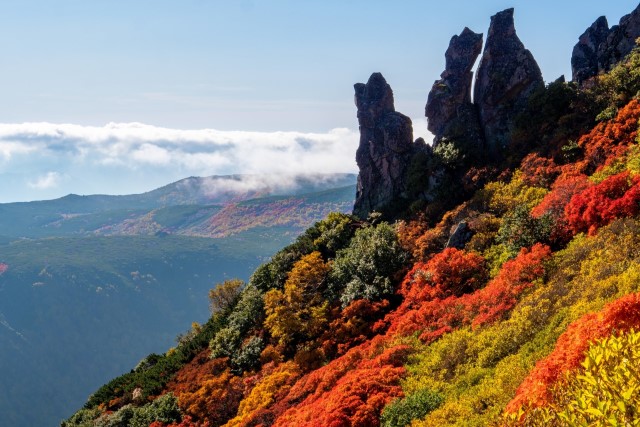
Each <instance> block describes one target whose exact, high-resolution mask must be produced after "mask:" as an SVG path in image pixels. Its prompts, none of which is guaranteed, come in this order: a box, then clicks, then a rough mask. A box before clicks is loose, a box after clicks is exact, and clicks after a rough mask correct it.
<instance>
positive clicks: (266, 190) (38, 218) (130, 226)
mask: <svg viewBox="0 0 640 427" xmlns="http://www.w3.org/2000/svg"><path fill="white" fill-rule="evenodd" d="M355 182H356V176H355V175H353V174H324V175H297V176H283V175H275V176H274V175H228V176H210V177H204V178H201V177H190V178H185V179H183V180H180V181H177V182H174V183H172V184H169V185H166V186H164V187H161V188H158V189H156V190H153V191H149V192H147V193H142V194H133V195H124V196H108V195H91V196H79V195H75V194H69V195H68V196H65V197H62V198H59V199H55V200H45V201H36V202H20V203H3V204H0V218H1V219H2V221H0V235H5V236H15V237H28V238H37V237H45V236H79V235H90V234H106V235H112V234H125V235H131V234H135V235H138V234H154V233H157V232H162V233H169V234H174V233H175V234H182V235H190V236H205V237H208V236H216V237H220V236H223V235H227V234H229V233H230V232H232V231H233V230H228V231H227V230H225V229H224V226H223V225H221V223H220V222H219V221H220V219H217V220H216V219H213V220H212V221H213V222H214V224H208V221H209V220H210V219H211V217H212V216H214V215H215V214H216V213H218V212H220V211H223V215H222V217H223V218H228V217H229V216H230V215H233V214H234V212H235V208H234V206H235V205H237V204H239V203H241V202H243V201H247V200H252V199H256V200H255V201H254V202H252V203H253V205H254V206H256V205H260V204H263V202H264V203H267V204H270V205H269V206H271V207H274V208H276V207H278V209H277V210H278V211H280V210H281V209H285V210H286V211H287V212H288V214H287V216H286V218H288V219H289V220H291V221H293V222H297V224H298V226H300V225H301V224H302V223H301V222H300V221H299V220H297V219H294V217H297V214H296V213H295V212H293V211H292V209H293V208H294V207H296V208H298V209H303V210H306V209H311V210H314V211H315V210H316V209H318V208H319V204H326V202H327V201H331V203H332V204H333V205H332V206H331V207H330V208H329V210H340V211H343V210H344V211H350V210H351V206H349V205H352V204H353V197H354V195H355V187H354V185H355ZM345 187H349V189H347V188H345ZM337 188H342V190H341V192H339V194H338V193H331V191H335V189H337ZM325 191H329V192H330V193H326V194H324V195H322V192H325ZM318 192H320V193H321V194H319V195H317V196H315V195H312V194H313V193H318ZM265 197H269V199H264V198H265ZM299 197H302V198H299ZM318 197H319V199H318V203H319V204H318V203H316V202H314V200H313V199H314V198H318ZM336 197H337V199H336ZM308 204H309V205H308ZM284 205H287V206H289V207H288V208H287V207H285V206H284ZM325 207H328V205H325ZM241 209H242V210H243V211H245V213H246V211H247V209H246V207H243V208H241ZM269 210H270V209H269V208H267V206H266V205H265V206H264V209H262V211H263V212H267V211H269ZM253 212H254V213H257V212H258V211H256V210H255V209H254V210H253ZM327 212H328V211H327ZM302 216H304V217H305V218H307V219H308V218H309V217H317V216H316V214H315V213H310V212H306V213H303V215H302ZM249 221H251V219H249ZM304 221H306V220H303V222H304ZM282 222H283V219H281V220H280V223H282ZM270 223H271V222H269V224H270ZM305 224H307V222H305ZM243 228H246V227H243ZM303 228H304V227H302V228H301V229H303ZM209 230H213V234H212V233H211V232H210V231H209Z"/></svg>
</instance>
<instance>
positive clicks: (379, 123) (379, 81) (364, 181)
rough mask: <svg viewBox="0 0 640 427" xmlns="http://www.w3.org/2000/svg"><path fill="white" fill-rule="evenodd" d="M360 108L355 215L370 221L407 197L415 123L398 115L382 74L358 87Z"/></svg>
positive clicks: (374, 74)
mask: <svg viewBox="0 0 640 427" xmlns="http://www.w3.org/2000/svg"><path fill="white" fill-rule="evenodd" d="M354 89H355V103H356V107H357V108H358V123H359V125H360V145H359V146H358V150H357V151H356V162H357V164H358V167H359V168H360V173H359V174H358V186H357V192H356V201H355V204H354V208H353V213H354V214H355V215H357V216H359V217H361V218H366V217H367V216H368V214H369V213H370V212H372V211H374V210H378V211H385V210H388V209H389V208H390V207H392V205H393V204H394V203H395V202H397V201H398V200H399V199H402V198H404V197H406V190H407V180H406V173H407V169H408V167H409V164H410V162H411V157H412V156H413V152H414V149H413V145H414V144H413V143H412V138H413V127H412V124H411V119H409V118H408V117H407V116H405V115H403V114H400V113H398V112H396V111H395V108H394V105H393V91H392V90H391V87H390V86H389V84H388V83H387V81H386V80H385V79H384V77H383V76H382V74H380V73H373V74H372V75H371V77H370V78H369V81H368V82H367V83H366V84H363V83H357V84H355V85H354Z"/></svg>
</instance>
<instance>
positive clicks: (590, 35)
mask: <svg viewBox="0 0 640 427" xmlns="http://www.w3.org/2000/svg"><path fill="white" fill-rule="evenodd" d="M608 36H609V24H608V23H607V18H605V17H604V16H601V17H600V18H598V19H596V21H595V22H594V23H593V24H591V26H590V27H589V28H587V30H586V31H585V32H584V33H583V34H582V35H581V36H580V38H579V39H578V44H576V45H575V46H574V48H573V54H572V55H571V70H572V74H573V80H574V81H577V82H579V83H582V82H583V81H585V80H587V79H588V78H590V77H593V76H595V75H596V74H598V70H599V65H598V62H599V59H598V49H599V48H600V45H601V44H602V43H604V42H606V41H607V37H608Z"/></svg>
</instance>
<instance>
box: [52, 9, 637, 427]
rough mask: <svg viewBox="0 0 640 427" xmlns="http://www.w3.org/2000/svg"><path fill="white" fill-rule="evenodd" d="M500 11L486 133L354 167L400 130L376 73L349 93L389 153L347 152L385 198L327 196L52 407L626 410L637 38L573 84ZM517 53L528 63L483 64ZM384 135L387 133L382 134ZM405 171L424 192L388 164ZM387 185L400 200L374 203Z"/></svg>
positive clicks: (321, 412) (377, 413) (320, 412)
mask: <svg viewBox="0 0 640 427" xmlns="http://www.w3.org/2000/svg"><path fill="white" fill-rule="evenodd" d="M512 12H513V11H512V10H506V11H503V12H501V13H499V14H498V15H496V16H495V17H494V18H492V27H493V29H494V30H495V31H493V32H490V36H491V37H494V40H493V46H494V47H495V49H499V50H500V46H502V47H505V46H506V48H505V51H513V49H511V48H513V47H515V48H516V49H515V50H516V51H517V52H519V54H518V55H515V56H514V57H513V58H512V60H513V61H516V64H506V65H505V64H504V63H501V65H500V63H499V64H498V65H499V66H498V65H496V66H495V67H493V66H492V67H490V68H491V69H492V70H493V72H492V73H487V74H486V75H485V76H484V77H480V78H487V79H489V80H491V79H493V80H494V81H488V82H484V83H485V85H484V88H489V87H499V88H502V89H504V90H503V91H502V92H500V91H498V92H496V93H491V94H488V96H491V97H492V100H491V104H490V106H491V107H492V108H495V111H496V112H497V114H499V116H500V117H497V116H496V117H493V118H492V120H493V119H495V120H494V121H491V120H486V119H487V117H488V116H485V117H484V118H482V117H483V116H480V117H481V120H480V121H479V125H480V127H481V129H483V131H484V138H485V139H484V140H483V141H480V143H481V144H486V146H485V147H488V148H491V147H493V148H491V150H490V151H494V148H498V149H501V150H503V151H500V150H498V152H495V151H494V152H492V153H491V154H490V155H488V156H486V157H485V158H483V159H481V160H482V161H481V162H480V163H476V164H474V163H471V164H469V163H466V162H465V161H462V159H464V158H465V155H467V154H468V151H465V147H467V148H470V149H473V147H469V145H465V144H460V145H458V144H456V142H459V141H455V140H449V141H447V140H446V138H443V139H441V140H440V141H438V142H437V143H436V144H435V147H434V148H433V152H426V153H427V154H425V155H424V156H421V155H419V154H416V156H419V157H421V159H420V162H423V161H424V162H426V165H427V167H426V169H425V170H421V171H418V172H416V171H415V170H414V171H413V172H414V174H412V173H409V169H413V168H408V167H407V164H406V162H409V164H411V162H412V161H414V159H413V158H409V159H405V160H404V161H405V164H404V165H403V167H407V168H406V169H403V167H400V168H399V169H396V172H397V171H399V170H400V171H404V172H402V173H400V174H399V175H394V176H385V175H384V170H385V169H384V168H383V169H382V170H377V171H375V172H376V173H378V174H380V173H381V174H382V176H381V179H377V178H376V179H369V178H370V177H371V176H374V175H375V174H373V175H372V173H371V170H369V169H371V168H375V165H376V164H378V163H381V164H385V163H384V162H385V161H386V162H391V163H392V162H394V161H403V160H402V159H403V157H404V156H405V154H406V152H407V150H405V149H404V148H406V147H407V145H408V144H412V142H411V138H409V137H406V136H407V135H405V132H404V131H402V132H399V131H398V129H404V130H406V129H408V127H407V126H401V125H402V123H404V122H406V121H405V120H404V119H403V117H404V116H399V115H398V114H393V113H395V111H393V108H392V103H390V99H391V98H390V97H389V94H390V90H386V89H385V88H386V86H385V85H386V82H384V80H383V79H382V78H381V76H377V75H375V74H374V76H373V77H372V79H370V80H369V83H368V85H369V84H372V86H375V88H377V89H380V88H382V89H384V90H381V91H378V92H376V91H373V92H375V93H377V94H378V95H380V94H382V96H377V97H373V98H374V100H376V102H375V103H373V104H371V105H369V104H367V103H363V102H362V99H358V97H357V99H356V103H357V107H358V110H359V120H360V125H361V135H362V136H363V138H361V147H365V148H366V147H369V146H370V145H371V144H379V145H380V147H377V148H380V151H379V154H380V155H381V156H382V157H385V158H382V159H370V160H372V162H369V163H367V164H366V165H365V166H366V167H365V168H364V173H363V177H364V179H362V177H361V178H360V179H359V192H364V193H365V194H375V193H376V191H380V192H381V193H382V194H383V195H389V198H386V199H384V200H383V199H379V200H378V201H377V202H375V203H373V204H372V203H370V201H371V200H373V199H371V198H369V199H368V200H369V204H367V203H364V204H360V205H359V208H356V210H355V212H354V213H356V214H357V216H350V215H344V214H331V215H329V216H327V217H326V218H325V219H323V220H322V221H319V222H318V223H316V224H315V225H314V226H313V227H311V228H309V229H307V230H306V231H305V232H304V233H303V234H302V235H301V236H299V237H298V238H297V240H296V241H295V242H294V243H293V244H291V245H289V246H287V247H286V248H284V249H283V250H281V251H280V252H278V253H277V254H276V255H274V256H273V257H272V258H271V260H269V261H268V262H267V263H265V264H263V265H261V266H260V267H258V269H257V270H256V271H255V272H254V273H253V275H252V276H251V278H250V280H249V282H248V284H247V285H246V286H244V287H234V288H232V287H227V288H225V289H226V291H225V292H223V291H222V289H220V290H219V291H217V292H213V293H212V294H211V295H210V298H211V299H212V301H217V302H218V303H219V302H221V301H224V304H218V310H217V311H216V312H215V313H214V314H213V316H212V317H211V319H210V320H209V322H208V323H207V325H206V326H205V327H204V328H202V329H200V330H197V331H194V333H193V336H192V337H191V338H190V340H188V341H187V342H183V343H181V345H179V346H178V347H177V348H176V349H173V350H170V351H168V352H167V353H165V354H163V355H161V356H158V357H154V358H153V359H152V360H148V363H146V364H143V365H140V366H138V367H137V368H136V369H135V370H133V371H132V372H130V373H128V374H125V375H123V376H121V377H118V378H116V379H114V380H112V381H111V382H109V383H107V384H105V385H104V386H103V387H101V388H100V389H98V390H97V391H96V392H95V393H94V394H93V395H92V396H90V398H89V400H88V402H87V404H86V405H85V407H84V408H83V409H81V410H79V411H78V412H77V413H76V414H75V415H74V416H73V417H71V418H70V419H69V420H67V421H66V422H65V423H63V425H64V426H89V425H94V424H95V423H99V424H100V423H101V424H102V425H134V426H138V425H152V426H154V427H161V426H181V427H188V426H227V427H231V426H362V427H365V426H377V425H383V426H406V425H412V426H448V425H458V426H463V425H464V426H483V425H509V426H511V425H533V426H546V425H634V423H637V420H638V419H640V401H639V400H638V396H639V395H640V394H639V393H638V390H640V384H639V383H638V378H639V376H640V372H639V371H638V366H637V363H635V361H637V360H639V359H640V346H638V333H637V330H638V328H639V327H640V302H639V301H640V280H639V279H640V251H639V250H638V248H640V241H639V239H640V237H639V236H640V148H639V146H638V132H639V126H640V125H639V122H640V99H638V93H640V92H639V90H640V49H638V48H637V47H636V48H635V49H633V50H631V52H630V54H629V56H628V57H626V58H625V59H624V60H622V61H621V62H619V63H617V64H614V65H612V67H611V70H610V71H609V72H608V73H607V74H602V75H600V76H598V77H595V78H594V79H593V81H592V82H591V83H590V84H589V85H579V84H578V82H565V81H564V80H563V79H559V80H557V81H555V82H553V83H550V84H548V85H546V86H542V85H539V84H537V83H539V79H537V77H536V76H538V75H539V70H538V69H537V65H535V61H533V60H532V57H531V54H530V53H529V52H528V51H526V50H525V49H524V47H523V46H522V45H521V43H519V40H517V38H516V37H515V32H514V31H515V30H514V29H513V27H512V22H511V17H512ZM500 29H502V30H504V31H499V30H500ZM505 29H506V30H505ZM463 34H464V32H463ZM615 34H617V36H616V37H618V36H620V37H626V36H624V34H627V33H625V32H616V33H615ZM621 34H623V35H622V36H621ZM467 35H468V36H469V35H470V33H469V32H467ZM496 37H497V38H498V39H495V38H496ZM500 37H503V39H502V40H501V39H500ZM629 37H631V36H630V35H629ZM454 42H455V40H454V41H452V44H454ZM624 43H635V39H632V40H624ZM624 43H623V44H624ZM496 46H497V47H496ZM494 47H491V46H490V47H488V48H487V49H488V51H489V52H490V53H491V52H492V51H493V49H494ZM486 52H487V50H485V53H486ZM471 53H473V49H472V50H471ZM489 56H491V54H490V55H489ZM489 60H492V61H493V60H496V61H497V60H499V62H500V61H508V60H509V58H508V55H507V56H505V57H502V58H487V61H489ZM527 64H528V65H527ZM534 65H535V66H534ZM521 66H522V67H527V66H528V67H532V68H531V69H527V70H524V71H526V72H524V73H516V74H518V75H517V76H511V75H502V74H500V70H514V69H518V68H519V67H521ZM463 74H464V73H463ZM531 76H533V78H531ZM508 77H513V79H511V80H509V79H508ZM518 79H521V81H518ZM457 81H458V82H459V84H461V85H463V86H464V88H463V89H464V91H466V90H467V83H466V82H467V80H465V79H463V78H461V79H457ZM383 82H384V84H383ZM505 82H507V83H510V84H511V83H512V84H513V88H514V89H513V91H512V90H509V89H508V88H509V87H511V86H509V85H505V84H504V83H505ZM447 83H451V82H449V81H448V82H447ZM366 86H367V85H358V86H356V93H357V95H362V94H363V93H364V92H366V89H367V88H366ZM375 88H374V89H375ZM505 88H507V89H505ZM502 89H501V90H502ZM479 90H484V89H479ZM507 92H509V93H507ZM452 93H458V94H459V91H458V90H453V91H452ZM385 94H386V95H385ZM514 96H515V97H514ZM436 98H437V97H436ZM436 98H434V97H431V99H432V100H433V99H436ZM456 99H458V100H461V102H462V103H463V104H464V106H465V108H467V109H471V108H475V107H472V106H471V105H470V104H469V100H468V98H466V97H464V96H462V97H459V96H457V97H456ZM515 100H517V102H516V101H515ZM441 101H443V100H442V99H440V100H439V101H438V102H441ZM476 102H484V101H483V100H472V104H474V103H476ZM376 106H377V107H376ZM363 107H366V108H365V110H366V111H369V112H371V111H370V110H372V109H373V111H374V112H376V111H377V112H380V111H382V114H379V115H377V116H376V117H377V119H380V118H381V117H382V120H377V119H376V120H373V123H371V122H369V121H367V120H366V119H367V117H366V115H363V114H360V112H361V111H362V110H363ZM374 107H375V108H374ZM378 107H380V108H378ZM427 112H429V108H427ZM385 115H386V116H388V117H387V119H385V118H384V117H385ZM445 116H447V117H449V118H447V117H445ZM445 116H443V117H444V119H446V120H449V119H451V120H458V119H459V117H457V116H456V115H455V114H451V115H445ZM443 117H439V119H440V118H443ZM363 119H364V122H365V123H363ZM387 124H388V125H389V126H388V127H387V126H386V125H387ZM405 124H407V123H405ZM477 124H478V123H471V125H472V126H476V125H477ZM370 125H371V126H370ZM494 125H495V126H494ZM487 126H488V127H487ZM438 128H439V129H442V130H443V132H444V131H445V130H446V129H447V126H446V125H445V126H443V127H441V128H440V127H438ZM487 129H489V132H487ZM387 130H388V131H389V132H388V134H385V131H387ZM371 134H373V136H374V137H368V136H367V135H371ZM398 135H400V136H402V142H403V145H402V147H404V148H403V149H401V150H399V151H398V152H397V153H388V150H385V149H384V148H385V147H389V146H393V142H394V141H395V139H394V138H391V137H394V136H398ZM451 135H452V134H450V137H451ZM461 135H465V132H462V133H461ZM492 135H493V136H492ZM443 136H444V134H443ZM466 142H468V141H466ZM402 147H401V148H402ZM439 147H440V148H439ZM376 152H377V151H376V150H370V151H369V153H370V154H371V153H373V154H375V153H376ZM423 154H424V153H423ZM409 157H410V156H409ZM420 162H418V163H413V164H414V166H415V165H416V164H420ZM372 165H374V166H372ZM415 173H417V174H418V175H419V176H421V177H422V178H424V179H422V180H417V182H421V183H422V185H423V187H422V192H415V193H412V192H409V191H407V188H408V187H406V186H405V184H406V182H404V183H400V184H401V185H395V184H396V183H397V181H398V179H399V177H400V176H403V175H404V179H406V180H410V179H413V178H415ZM447 177H448V178H454V177H458V178H461V179H458V180H454V179H445V178H447ZM378 178H380V177H378ZM392 178H393V179H392ZM462 178H465V179H462ZM389 180H391V181H389ZM389 182H391V183H393V184H394V185H391V186H390V185H389ZM445 183H446V185H445ZM363 185H368V186H369V187H368V188H362V186H363ZM390 189H391V190H390ZM439 190H445V191H439ZM389 191H391V193H389ZM393 191H398V192H399V193H393ZM394 198H397V200H399V201H400V202H399V203H400V206H402V207H406V206H411V208H409V209H397V210H395V211H394V210H393V209H387V207H388V205H387V203H388V200H394ZM446 206H452V208H451V209H448V210H446V208H445V207H446ZM396 207H397V206H396ZM376 208H383V212H382V215H381V214H379V213H377V212H374V210H375V209H376ZM381 216H382V218H393V219H397V218H402V220H401V221H399V222H397V223H395V224H394V225H391V224H389V223H387V222H383V221H381ZM223 297H224V298H223ZM118 423H120V424H118Z"/></svg>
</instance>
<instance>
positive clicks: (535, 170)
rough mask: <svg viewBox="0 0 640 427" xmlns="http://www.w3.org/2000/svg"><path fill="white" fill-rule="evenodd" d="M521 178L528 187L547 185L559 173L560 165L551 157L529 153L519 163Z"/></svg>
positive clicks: (547, 186) (545, 186)
mask: <svg viewBox="0 0 640 427" xmlns="http://www.w3.org/2000/svg"><path fill="white" fill-rule="evenodd" d="M520 170H521V171H522V179H523V181H524V182H525V184H527V185H528V186H530V187H544V188H549V186H550V185H551V184H552V183H553V181H555V179H556V177H557V176H558V175H559V174H560V167H559V166H558V165H556V163H555V162H554V161H553V159H548V158H546V157H540V156H539V155H538V154H537V153H531V154H529V155H528V156H527V157H525V158H524V159H523V160H522V163H521V164H520Z"/></svg>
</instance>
